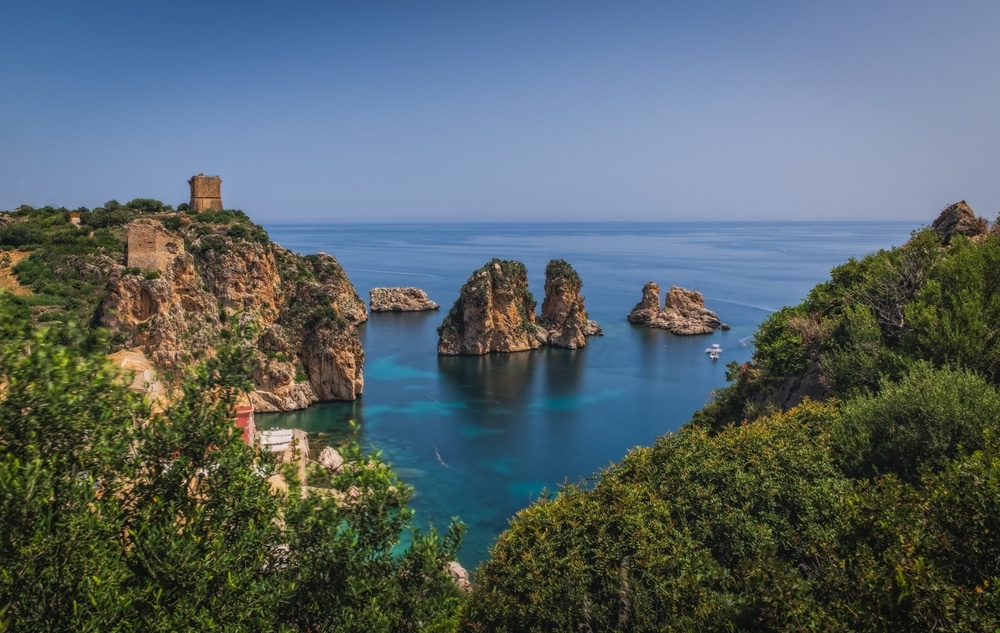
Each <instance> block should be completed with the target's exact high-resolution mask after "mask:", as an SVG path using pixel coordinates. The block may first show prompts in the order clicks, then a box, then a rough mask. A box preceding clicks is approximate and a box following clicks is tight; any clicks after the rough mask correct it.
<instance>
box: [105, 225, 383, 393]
mask: <svg viewBox="0 0 1000 633" xmlns="http://www.w3.org/2000/svg"><path fill="white" fill-rule="evenodd" d="M220 213H231V214H232V213H233V212H207V213H198V214H191V215H190V216H187V215H184V214H180V215H179V214H162V215H157V216H153V217H150V216H147V217H144V218H140V219H137V220H133V221H132V222H130V223H128V224H127V225H125V226H124V227H122V228H123V230H124V236H123V237H124V239H125V241H126V249H125V258H124V261H121V262H106V264H107V265H108V266H109V268H108V271H107V289H106V293H105V295H104V297H103V299H102V300H101V302H100V304H99V307H98V309H97V313H96V315H95V321H96V322H97V323H98V324H100V325H102V326H105V327H107V328H109V330H110V331H111V342H112V348H113V349H112V351H114V348H117V349H129V350H134V351H135V352H142V353H143V354H144V355H145V356H146V357H147V358H148V359H149V361H150V362H151V363H152V365H153V366H154V367H155V368H156V369H157V370H159V371H160V372H161V373H162V374H164V376H166V377H167V378H168V379H169V377H171V376H179V375H180V373H181V372H182V371H183V370H184V369H185V368H186V367H187V366H189V365H190V364H191V363H193V362H196V361H198V360H199V359H203V358H207V357H211V356H212V355H213V354H214V350H215V349H216V348H217V347H218V346H220V345H235V346H237V347H239V348H242V349H244V350H245V351H246V353H247V362H248V363H250V364H251V365H252V372H253V382H254V391H252V392H251V394H250V399H251V401H252V403H253V405H254V408H255V409H256V410H257V411H289V410H293V409H301V408H304V407H306V406H308V405H310V404H311V403H313V402H316V401H319V400H354V399H355V398H357V397H358V396H359V395H360V394H361V391H362V389H363V387H364V378H363V375H362V365H363V363H364V353H363V352H362V350H361V343H360V340H359V338H358V333H357V329H356V328H355V326H356V325H357V324H359V323H361V322H363V321H365V320H367V318H368V313H367V311H366V309H365V304H364V301H362V300H361V298H360V297H358V295H357V293H356V292H355V290H354V286H352V285H351V282H350V280H349V279H348V278H347V275H346V274H345V273H344V270H343V268H341V266H340V264H339V263H338V262H337V260H336V259H335V258H334V257H332V256H330V255H325V254H318V255H310V256H306V257H303V256H300V255H296V254H294V253H292V252H290V251H288V250H286V249H284V248H282V247H280V246H278V245H276V244H274V243H272V242H270V241H269V240H268V239H267V235H266V233H264V231H263V229H261V228H260V227H258V226H256V225H254V224H253V223H251V222H249V220H247V219H246V216H244V215H242V214H239V215H235V214H234V215H233V217H232V218H230V217H228V216H221V215H219V214H220ZM236 213H238V212H236ZM220 219H222V220H226V222H220Z"/></svg>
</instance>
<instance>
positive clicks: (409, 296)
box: [368, 288, 440, 312]
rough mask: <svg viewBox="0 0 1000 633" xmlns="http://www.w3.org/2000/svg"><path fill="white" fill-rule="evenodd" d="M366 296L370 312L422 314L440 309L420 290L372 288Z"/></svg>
mask: <svg viewBox="0 0 1000 633" xmlns="http://www.w3.org/2000/svg"><path fill="white" fill-rule="evenodd" d="M368 296H369V301H368V305H369V306H370V307H371V310H372V312H423V311H426V310H437V309H438V308H439V307H440V306H439V305H438V304H437V303H435V302H433V301H431V300H430V299H429V298H428V297H427V293H426V292H424V291H423V290H421V289H420V288H372V289H371V291H369V293H368Z"/></svg>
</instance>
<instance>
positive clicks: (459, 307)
mask: <svg viewBox="0 0 1000 633" xmlns="http://www.w3.org/2000/svg"><path fill="white" fill-rule="evenodd" d="M536 305H537V303H536V302H535V298H534V297H533V296H532V294H531V291H530V290H528V271H527V269H526V268H525V267H524V264H522V263H521V262H515V261H509V260H500V259H493V260H490V262H489V263H487V264H486V265H485V266H483V267H482V268H480V269H479V270H477V271H475V272H474V273H472V276H470V277H469V280H468V281H466V282H465V285H463V286H462V289H461V290H460V291H459V295H458V299H456V300H455V303H454V305H452V307H451V310H450V311H449V312H448V315H447V316H446V317H445V318H444V322H443V323H442V324H441V326H440V327H438V347H437V351H438V354H441V355H443V356H457V355H482V354H488V353H490V352H522V351H525V350H529V349H538V348H539V347H541V345H542V341H541V340H539V336H538V333H539V329H538V325H537V323H536V317H535V306H536Z"/></svg>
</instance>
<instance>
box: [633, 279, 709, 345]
mask: <svg viewBox="0 0 1000 633" xmlns="http://www.w3.org/2000/svg"><path fill="white" fill-rule="evenodd" d="M628 320H629V323H633V324H635V325H645V326H646V327H653V328H661V329H664V330H669V331H670V332H671V333H672V334H678V335H682V336H690V335H694V334H711V333H712V332H713V331H714V330H716V329H720V328H721V329H723V330H728V329H729V326H728V325H726V324H725V323H723V322H722V321H720V320H719V316H718V315H717V314H715V313H714V312H712V311H711V310H709V309H708V308H706V307H705V298H704V297H703V296H702V295H701V293H700V292H698V291H697V290H687V289H685V288H681V287H679V286H673V287H672V288H671V289H670V291H669V292H667V296H666V299H665V301H664V305H663V307H662V308H661V307H660V286H659V284H657V283H656V282H655V281H650V282H648V283H646V285H645V286H643V287H642V300H641V301H639V303H637V304H635V307H634V308H632V311H631V312H630V313H629V315H628Z"/></svg>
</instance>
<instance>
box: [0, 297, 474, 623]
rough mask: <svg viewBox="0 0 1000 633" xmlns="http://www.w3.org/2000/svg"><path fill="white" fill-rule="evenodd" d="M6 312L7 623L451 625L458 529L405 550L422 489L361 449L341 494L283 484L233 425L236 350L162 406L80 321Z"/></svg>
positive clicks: (0, 498)
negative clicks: (133, 385) (82, 330)
mask: <svg viewBox="0 0 1000 633" xmlns="http://www.w3.org/2000/svg"><path fill="white" fill-rule="evenodd" d="M0 313H2V314H0V317H2V318H0V384H3V385H4V386H3V388H2V389H0V421H2V424H0V490H2V494H0V630H81V631H88V630H93V631H98V630H99V631H104V630H116V631H177V630H199V631H210V630H331V629H336V630H342V631H406V630H417V629H418V628H420V625H419V622H420V621H421V620H422V621H423V622H424V623H425V624H426V623H433V622H443V623H447V622H449V621H451V620H452V619H453V617H454V613H455V610H456V609H457V608H458V606H459V604H460V602H461V596H460V594H459V592H458V590H457V589H456V588H455V587H454V585H453V584H452V583H451V581H450V579H449V578H448V577H447V576H446V574H445V573H444V572H443V570H442V568H443V564H444V562H445V561H447V560H450V559H452V558H453V557H454V554H455V550H456V548H457V546H458V541H459V539H460V536H461V527H460V526H459V525H458V524H456V525H453V526H452V528H451V529H450V530H449V532H448V534H447V535H444V536H440V535H438V534H436V533H434V532H430V533H427V534H415V535H414V536H413V544H412V545H410V546H408V547H407V548H405V549H404V550H403V551H402V553H399V554H398V555H394V554H393V549H394V548H395V547H396V546H397V544H398V541H399V536H400V533H401V532H402V531H405V530H407V529H408V525H409V519H410V517H411V513H410V511H409V510H408V509H407V508H406V501H407V498H408V496H409V489H408V488H406V487H405V486H404V485H403V484H402V483H401V482H400V481H399V480H398V479H397V478H396V476H395V475H394V473H393V472H392V471H391V470H390V469H389V468H387V467H386V466H385V465H384V464H383V463H382V462H381V461H380V460H379V458H378V456H377V455H363V454H362V453H361V451H360V449H358V448H357V447H356V446H349V447H347V448H346V449H345V453H346V454H347V455H348V456H349V459H350V460H351V463H354V464H359V466H357V467H352V468H347V469H344V470H343V472H342V473H340V474H338V475H337V476H336V477H335V478H334V482H333V485H334V490H335V491H337V492H338V493H339V495H340V496H339V497H335V496H333V495H332V494H330V495H318V494H310V495H308V496H303V495H301V494H300V491H299V490H298V489H296V488H295V487H294V486H293V489H292V491H291V493H290V494H288V495H287V496H285V495H281V494H278V493H275V492H273V491H272V489H271V486H270V484H269V483H268V480H267V478H266V476H267V475H269V474H270V473H271V472H273V470H274V465H273V463H272V462H270V461H269V459H268V456H267V455H266V454H260V453H255V452H254V451H252V450H251V449H249V448H248V447H246V446H245V445H244V444H243V443H242V442H240V440H239V438H238V435H237V434H235V433H233V432H232V422H231V411H232V404H233V401H234V400H233V398H234V397H235V395H236V393H237V392H238V391H239V390H241V389H242V388H244V387H245V386H246V382H247V380H246V377H245V376H244V375H243V374H242V373H241V372H240V371H237V369H236V368H238V367H241V366H245V364H246V363H245V360H246V359H244V358H242V357H241V356H240V355H239V354H235V352H229V351H227V350H220V352H219V354H218V355H217V357H216V358H215V359H214V360H212V361H209V363H208V364H205V365H203V366H201V367H200V369H199V370H198V371H197V372H196V373H194V374H192V375H191V376H189V379H188V380H187V382H185V383H184V385H183V388H182V389H183V392H182V394H181V396H180V398H179V399H178V400H177V401H176V403H175V404H173V405H171V406H170V407H169V408H168V409H167V410H166V411H164V412H163V413H161V414H156V413H153V412H152V411H151V410H150V409H149V407H148V406H147V405H145V404H144V403H143V402H141V401H140V400H139V399H138V398H137V397H136V396H135V395H133V394H132V393H131V392H130V391H129V390H127V389H126V388H125V386H124V381H123V380H122V379H121V378H120V377H118V376H117V375H116V374H114V373H113V372H112V371H111V370H110V369H108V368H107V366H106V365H105V364H104V361H103V359H102V357H100V356H95V355H91V354H87V353H84V352H82V351H81V350H80V347H79V343H80V335H79V333H74V331H73V330H72V328H70V329H65V328H63V329H62V330H61V331H58V330H54V329H42V330H34V328H32V326H30V325H29V321H28V318H27V313H26V311H25V310H24V308H19V307H18V306H17V305H16V304H11V303H10V302H9V301H7V299H6V297H5V296H2V295H0ZM352 490H354V491H357V492H356V493H354V494H353V495H352V493H351V491H352ZM344 499H350V502H345V501H344Z"/></svg>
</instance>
